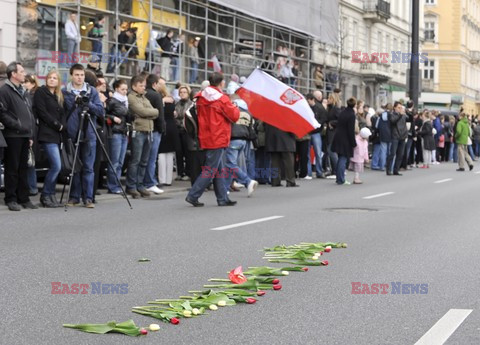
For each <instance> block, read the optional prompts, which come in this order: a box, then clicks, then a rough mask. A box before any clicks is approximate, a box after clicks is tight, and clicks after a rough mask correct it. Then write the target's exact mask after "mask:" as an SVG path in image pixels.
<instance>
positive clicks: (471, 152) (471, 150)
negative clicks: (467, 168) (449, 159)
mask: <svg viewBox="0 0 480 345" xmlns="http://www.w3.org/2000/svg"><path fill="white" fill-rule="evenodd" d="M468 154H469V155H470V157H471V158H472V159H475V154H474V153H473V147H472V145H468Z"/></svg>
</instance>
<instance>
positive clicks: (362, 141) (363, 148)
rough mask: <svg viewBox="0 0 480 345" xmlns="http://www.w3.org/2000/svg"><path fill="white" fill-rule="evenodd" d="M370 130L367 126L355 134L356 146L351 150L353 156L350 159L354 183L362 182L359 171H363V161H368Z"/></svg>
mask: <svg viewBox="0 0 480 345" xmlns="http://www.w3.org/2000/svg"><path fill="white" fill-rule="evenodd" d="M371 135H372V132H370V130H369V129H368V128H366V127H365V128H362V129H361V130H360V133H359V134H357V135H356V136H355V140H356V142H357V147H355V149H354V151H353V157H352V158H351V159H350V167H351V168H352V169H353V171H354V172H355V178H354V179H353V183H354V184H361V183H363V182H362V181H361V180H360V173H362V172H363V165H364V163H368V138H369V137H370V136H371Z"/></svg>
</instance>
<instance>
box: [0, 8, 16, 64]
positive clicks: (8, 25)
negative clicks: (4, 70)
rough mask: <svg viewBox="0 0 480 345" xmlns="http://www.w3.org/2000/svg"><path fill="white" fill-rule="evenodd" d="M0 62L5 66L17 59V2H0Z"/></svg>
mask: <svg viewBox="0 0 480 345" xmlns="http://www.w3.org/2000/svg"><path fill="white" fill-rule="evenodd" d="M0 13H1V14H2V15H1V16H0V60H1V61H4V62H5V63H6V64H8V63H10V62H12V61H15V60H16V58H17V1H14V0H0Z"/></svg>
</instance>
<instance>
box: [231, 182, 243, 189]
mask: <svg viewBox="0 0 480 345" xmlns="http://www.w3.org/2000/svg"><path fill="white" fill-rule="evenodd" d="M233 186H234V187H235V188H245V186H244V185H243V184H240V183H238V182H235V181H233Z"/></svg>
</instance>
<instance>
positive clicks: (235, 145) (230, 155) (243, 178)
mask: <svg viewBox="0 0 480 345" xmlns="http://www.w3.org/2000/svg"><path fill="white" fill-rule="evenodd" d="M249 144H250V143H249V142H248V141H246V140H238V139H234V140H231V141H230V145H229V146H228V148H227V150H226V154H225V167H226V168H228V171H227V177H226V178H225V188H227V189H228V188H230V185H231V184H232V180H233V175H234V174H235V175H236V180H237V181H238V183H241V184H243V185H244V186H245V187H248V184H249V183H250V181H252V180H251V179H250V177H248V175H247V173H246V171H245V170H243V169H242V168H240V167H239V166H238V163H237V160H238V155H239V154H240V152H241V151H243V150H245V147H246V146H247V145H249ZM207 167H208V165H207Z"/></svg>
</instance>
